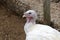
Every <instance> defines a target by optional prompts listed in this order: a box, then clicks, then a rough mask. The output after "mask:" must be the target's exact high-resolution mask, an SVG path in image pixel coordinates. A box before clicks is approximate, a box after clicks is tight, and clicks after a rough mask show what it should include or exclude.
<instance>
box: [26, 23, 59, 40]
mask: <svg viewBox="0 0 60 40" xmlns="http://www.w3.org/2000/svg"><path fill="white" fill-rule="evenodd" d="M28 30H29V31H28V32H27V33H26V40H60V32H58V31H57V30H55V29H53V28H51V27H50V26H47V25H41V24H34V25H32V26H31V28H30V29H28Z"/></svg>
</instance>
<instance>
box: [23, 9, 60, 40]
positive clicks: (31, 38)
mask: <svg viewBox="0 0 60 40" xmlns="http://www.w3.org/2000/svg"><path fill="white" fill-rule="evenodd" d="M23 17H26V20H27V21H26V23H25V26H24V31H25V33H26V40H60V32H59V31H57V30H55V29H53V28H52V27H50V26H47V25H42V24H36V19H37V13H36V12H35V11H34V10H28V11H26V12H25V13H24V15H23Z"/></svg>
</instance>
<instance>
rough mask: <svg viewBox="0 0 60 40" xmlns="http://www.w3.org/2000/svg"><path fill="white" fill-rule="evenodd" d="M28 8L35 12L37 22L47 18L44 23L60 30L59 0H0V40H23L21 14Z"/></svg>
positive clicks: (23, 21)
mask: <svg viewBox="0 0 60 40" xmlns="http://www.w3.org/2000/svg"><path fill="white" fill-rule="evenodd" d="M45 3H46V4H45ZM46 5H48V6H46ZM29 9H33V10H35V11H36V12H37V14H38V19H37V23H41V24H45V23H46V22H45V21H47V20H48V19H49V20H48V21H47V23H46V25H50V26H52V27H53V28H55V29H57V30H60V0H48V1H46V0H0V40H25V33H24V23H25V19H23V18H22V15H23V13H24V12H25V11H27V10H29ZM45 10H46V11H45ZM45 12H46V13H45ZM48 13H49V14H48ZM46 15H47V16H46ZM48 15H49V16H48ZM46 17H48V18H46ZM44 18H46V19H47V20H45V19H44ZM48 22H49V23H48Z"/></svg>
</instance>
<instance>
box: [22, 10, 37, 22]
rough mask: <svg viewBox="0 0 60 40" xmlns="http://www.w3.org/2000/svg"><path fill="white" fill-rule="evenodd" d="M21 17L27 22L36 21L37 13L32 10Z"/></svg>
mask: <svg viewBox="0 0 60 40" xmlns="http://www.w3.org/2000/svg"><path fill="white" fill-rule="evenodd" d="M23 17H26V19H27V21H28V22H30V21H33V20H34V21H36V19H37V13H36V12H35V11H34V10H28V11H26V12H25V13H24V15H23Z"/></svg>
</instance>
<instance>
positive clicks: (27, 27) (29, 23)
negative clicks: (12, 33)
mask: <svg viewBox="0 0 60 40" xmlns="http://www.w3.org/2000/svg"><path fill="white" fill-rule="evenodd" d="M26 20H27V21H26V23H25V26H24V30H25V33H27V32H29V31H30V28H32V26H33V25H35V24H36V20H35V19H33V18H32V19H29V18H26Z"/></svg>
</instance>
